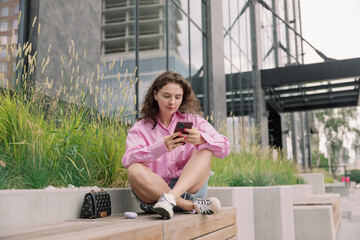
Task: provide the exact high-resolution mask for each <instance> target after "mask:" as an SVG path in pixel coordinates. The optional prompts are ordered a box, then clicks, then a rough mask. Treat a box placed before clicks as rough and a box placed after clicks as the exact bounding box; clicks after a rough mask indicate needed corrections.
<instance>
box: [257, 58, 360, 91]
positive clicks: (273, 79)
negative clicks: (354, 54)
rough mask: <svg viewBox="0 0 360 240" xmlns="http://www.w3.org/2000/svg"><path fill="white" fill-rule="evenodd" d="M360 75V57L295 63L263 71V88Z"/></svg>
mask: <svg viewBox="0 0 360 240" xmlns="http://www.w3.org/2000/svg"><path fill="white" fill-rule="evenodd" d="M358 76H360V58H352V59H345V60H333V61H328V62H323V63H314V64H307V65H294V66H287V67H282V68H274V69H267V70H262V71H261V84H262V87H263V88H270V87H279V86H283V85H292V84H304V83H310V82H317V81H324V80H332V79H340V78H350V77H354V78H355V77H358Z"/></svg>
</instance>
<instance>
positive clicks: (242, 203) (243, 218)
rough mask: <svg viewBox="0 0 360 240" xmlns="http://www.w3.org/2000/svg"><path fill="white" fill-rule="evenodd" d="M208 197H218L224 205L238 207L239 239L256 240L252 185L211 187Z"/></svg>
mask: <svg viewBox="0 0 360 240" xmlns="http://www.w3.org/2000/svg"><path fill="white" fill-rule="evenodd" d="M207 197H216V198H218V199H219V201H220V202H221V205H222V206H223V207H236V225H237V239H238V240H255V227H254V194H253V188H252V187H210V188H209V189H208V192H207Z"/></svg>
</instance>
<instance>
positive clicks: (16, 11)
mask: <svg viewBox="0 0 360 240" xmlns="http://www.w3.org/2000/svg"><path fill="white" fill-rule="evenodd" d="M14 14H15V15H16V14H19V5H16V6H15V7H14Z"/></svg>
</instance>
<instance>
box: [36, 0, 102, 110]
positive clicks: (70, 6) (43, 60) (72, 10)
mask: <svg viewBox="0 0 360 240" xmlns="http://www.w3.org/2000/svg"><path fill="white" fill-rule="evenodd" d="M31 11H32V13H31V20H30V22H31V24H32V23H33V19H34V18H35V16H37V20H36V23H35V25H34V28H32V26H30V28H31V29H30V32H32V33H31V41H33V45H34V49H35V50H36V51H37V67H36V74H35V79H36V86H37V88H39V87H41V88H42V90H43V91H44V92H45V93H46V94H48V95H51V96H59V97H60V98H61V99H63V100H66V101H69V100H70V98H71V99H72V100H74V101H75V102H76V98H78V99H79V98H80V94H81V91H85V92H87V91H90V90H91V92H92V93H91V94H90V95H91V97H89V98H88V99H87V100H88V101H87V103H88V104H93V103H94V92H95V86H96V79H97V72H98V70H97V69H98V68H97V65H98V64H99V63H100V46H101V1H90V0H76V1H53V0H35V1H32V3H31ZM38 23H39V24H40V31H39V34H38ZM37 34H38V35H37ZM50 45H51V48H50V47H49V46H50ZM49 48H50V51H49ZM85 51H86V56H85V54H84V53H85ZM45 65H46V67H45V68H44V66H45ZM43 69H44V70H43ZM93 73H94V75H93V79H92V80H91V83H90V78H91V76H92V74H93ZM51 83H52V84H51ZM64 87H66V89H65V92H64ZM60 88H61V91H59V90H60Z"/></svg>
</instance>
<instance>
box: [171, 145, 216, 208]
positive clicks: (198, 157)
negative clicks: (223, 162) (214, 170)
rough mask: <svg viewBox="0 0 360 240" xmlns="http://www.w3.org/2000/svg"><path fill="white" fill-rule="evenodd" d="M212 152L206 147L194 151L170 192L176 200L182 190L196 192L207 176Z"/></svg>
mask: <svg viewBox="0 0 360 240" xmlns="http://www.w3.org/2000/svg"><path fill="white" fill-rule="evenodd" d="M212 156H213V153H212V152H211V151H209V150H207V149H203V150H201V151H198V152H195V153H194V154H193V155H192V156H191V158H190V160H189V161H188V163H187V164H186V165H185V167H184V169H183V171H182V173H181V175H180V177H179V179H178V181H177V183H176V185H175V186H174V188H173V189H172V190H170V192H169V193H170V194H172V195H174V196H175V199H176V201H178V199H179V198H180V196H181V195H182V194H183V193H184V192H188V193H192V194H193V193H196V192H197V191H198V190H199V189H200V188H201V187H202V186H203V185H204V184H205V182H206V181H207V179H208V178H209V173H210V168H211V160H212Z"/></svg>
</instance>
